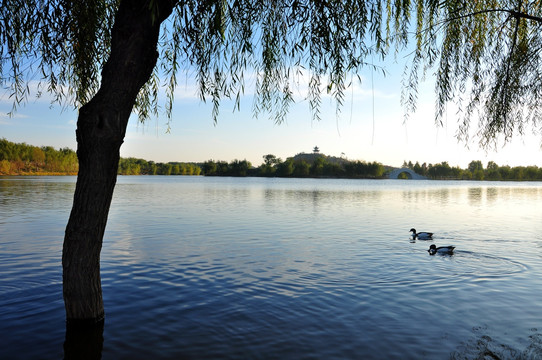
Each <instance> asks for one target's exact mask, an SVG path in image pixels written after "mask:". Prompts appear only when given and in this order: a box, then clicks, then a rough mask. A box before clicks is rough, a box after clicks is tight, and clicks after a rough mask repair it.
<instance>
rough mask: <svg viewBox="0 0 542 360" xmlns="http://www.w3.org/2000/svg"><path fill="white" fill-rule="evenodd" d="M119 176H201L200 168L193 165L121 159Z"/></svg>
mask: <svg viewBox="0 0 542 360" xmlns="http://www.w3.org/2000/svg"><path fill="white" fill-rule="evenodd" d="M118 173H119V174H120V175H201V167H199V166H198V165H197V164H193V163H180V162H168V163H155V162H154V161H146V160H143V159H136V158H121V159H120V161H119V171H118Z"/></svg>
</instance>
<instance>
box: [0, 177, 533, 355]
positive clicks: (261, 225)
mask: <svg viewBox="0 0 542 360" xmlns="http://www.w3.org/2000/svg"><path fill="white" fill-rule="evenodd" d="M74 183H75V178H74V177H18V178H13V177H0V334H1V335H0V359H60V358H62V357H63V356H64V353H63V351H64V350H63V343H64V340H65V323H64V309H63V302H62V274H61V264H60V262H61V251H62V241H63V233H64V228H65V225H66V222H67V218H68V215H69V212H70V208H71V202H72V196H73V189H74ZM411 227H415V228H416V229H418V230H419V231H432V232H434V233H435V236H434V240H433V241H422V240H417V241H413V240H412V239H411V238H410V234H409V231H408V230H409V229H410V228H411ZM431 244H436V245H437V246H440V245H455V246H456V247H457V249H456V253H455V254H454V255H452V256H448V255H445V256H442V255H435V256H430V255H429V254H428V252H427V251H426V250H427V249H428V248H429V245H431ZM101 264H102V282H103V292H104V302H105V308H106V322H105V329H104V332H103V349H102V351H101V354H102V358H103V359H151V358H152V359H218V358H220V359H399V358H400V359H449V358H452V359H476V358H487V359H540V358H542V183H522V182H520V183H508V182H506V183H504V182H503V183H497V182H466V181H461V182H447V181H406V180H405V181H402V180H342V179H341V180H340V179H333V180H332V179H330V180H322V179H266V178H208V177H182V176H175V177H173V176H171V177H160V176H154V177H149V176H147V177H145V176H140V177H119V181H118V185H117V188H116V190H115V196H114V199H113V203H112V206H111V212H110V217H109V222H108V227H107V230H106V234H105V238H104V246H103V250H102V258H101Z"/></svg>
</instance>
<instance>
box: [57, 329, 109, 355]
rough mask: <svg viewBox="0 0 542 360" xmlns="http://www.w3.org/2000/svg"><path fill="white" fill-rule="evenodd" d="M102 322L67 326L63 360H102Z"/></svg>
mask: <svg viewBox="0 0 542 360" xmlns="http://www.w3.org/2000/svg"><path fill="white" fill-rule="evenodd" d="M103 333H104V321H100V322H98V323H93V324H89V323H86V324H69V323H68V324H67V325H66V338H65V341H64V359H66V360H79V359H81V360H99V359H101V358H102V350H103V342H104V337H103Z"/></svg>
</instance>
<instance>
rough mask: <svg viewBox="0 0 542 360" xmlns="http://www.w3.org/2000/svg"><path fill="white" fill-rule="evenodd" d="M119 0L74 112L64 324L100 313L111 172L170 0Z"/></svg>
mask: <svg viewBox="0 0 542 360" xmlns="http://www.w3.org/2000/svg"><path fill="white" fill-rule="evenodd" d="M154 3H156V4H158V7H157V8H155V10H153V11H152V12H151V10H150V8H151V7H150V6H149V0H126V1H121V3H120V5H119V8H118V10H117V14H116V15H115V25H114V27H113V29H112V42H111V54H110V57H109V59H108V61H107V62H106V64H105V66H104V68H103V70H102V82H101V86H100V89H99V90H98V92H97V94H96V95H95V96H94V98H93V99H92V100H91V101H89V102H88V103H87V104H86V105H84V106H83V107H82V108H81V109H80V111H79V117H78V120H77V131H76V134H77V157H78V159H79V173H78V175H77V183H76V188H75V195H74V200H73V207H72V211H71V214H70V219H69V221H68V225H67V227H66V234H65V238H64V246H63V252H62V268H63V293H64V304H65V308H66V320H67V322H68V324H70V323H71V324H74V323H78V324H83V323H96V322H100V321H102V320H103V319H104V305H103V299H102V288H101V279H100V252H101V248H102V241H103V235H104V231H105V226H106V223H107V217H108V214H109V207H110V204H111V199H112V197H113V189H114V187H115V184H116V179H117V169H118V163H119V156H120V155H119V154H120V146H121V144H122V143H123V141H124V140H123V139H124V135H125V133H126V127H127V125H128V119H129V117H130V113H131V112H132V109H133V106H134V103H135V100H136V97H137V94H138V92H139V91H140V89H141V87H142V86H143V85H144V84H145V83H146V82H147V81H148V80H149V78H150V76H151V74H152V71H153V69H154V66H155V65H156V60H157V58H158V53H157V50H156V46H157V43H158V36H159V31H160V24H161V22H162V21H163V20H164V19H166V18H167V17H168V16H169V15H170V14H171V11H172V8H173V6H174V3H175V2H174V1H170V0H158V1H156V0H155V1H154Z"/></svg>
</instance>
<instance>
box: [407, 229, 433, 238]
mask: <svg viewBox="0 0 542 360" xmlns="http://www.w3.org/2000/svg"><path fill="white" fill-rule="evenodd" d="M410 232H412V239H414V240H416V239H418V240H431V239H433V233H432V232H419V233H417V232H416V229H414V228H412V229H410Z"/></svg>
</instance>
